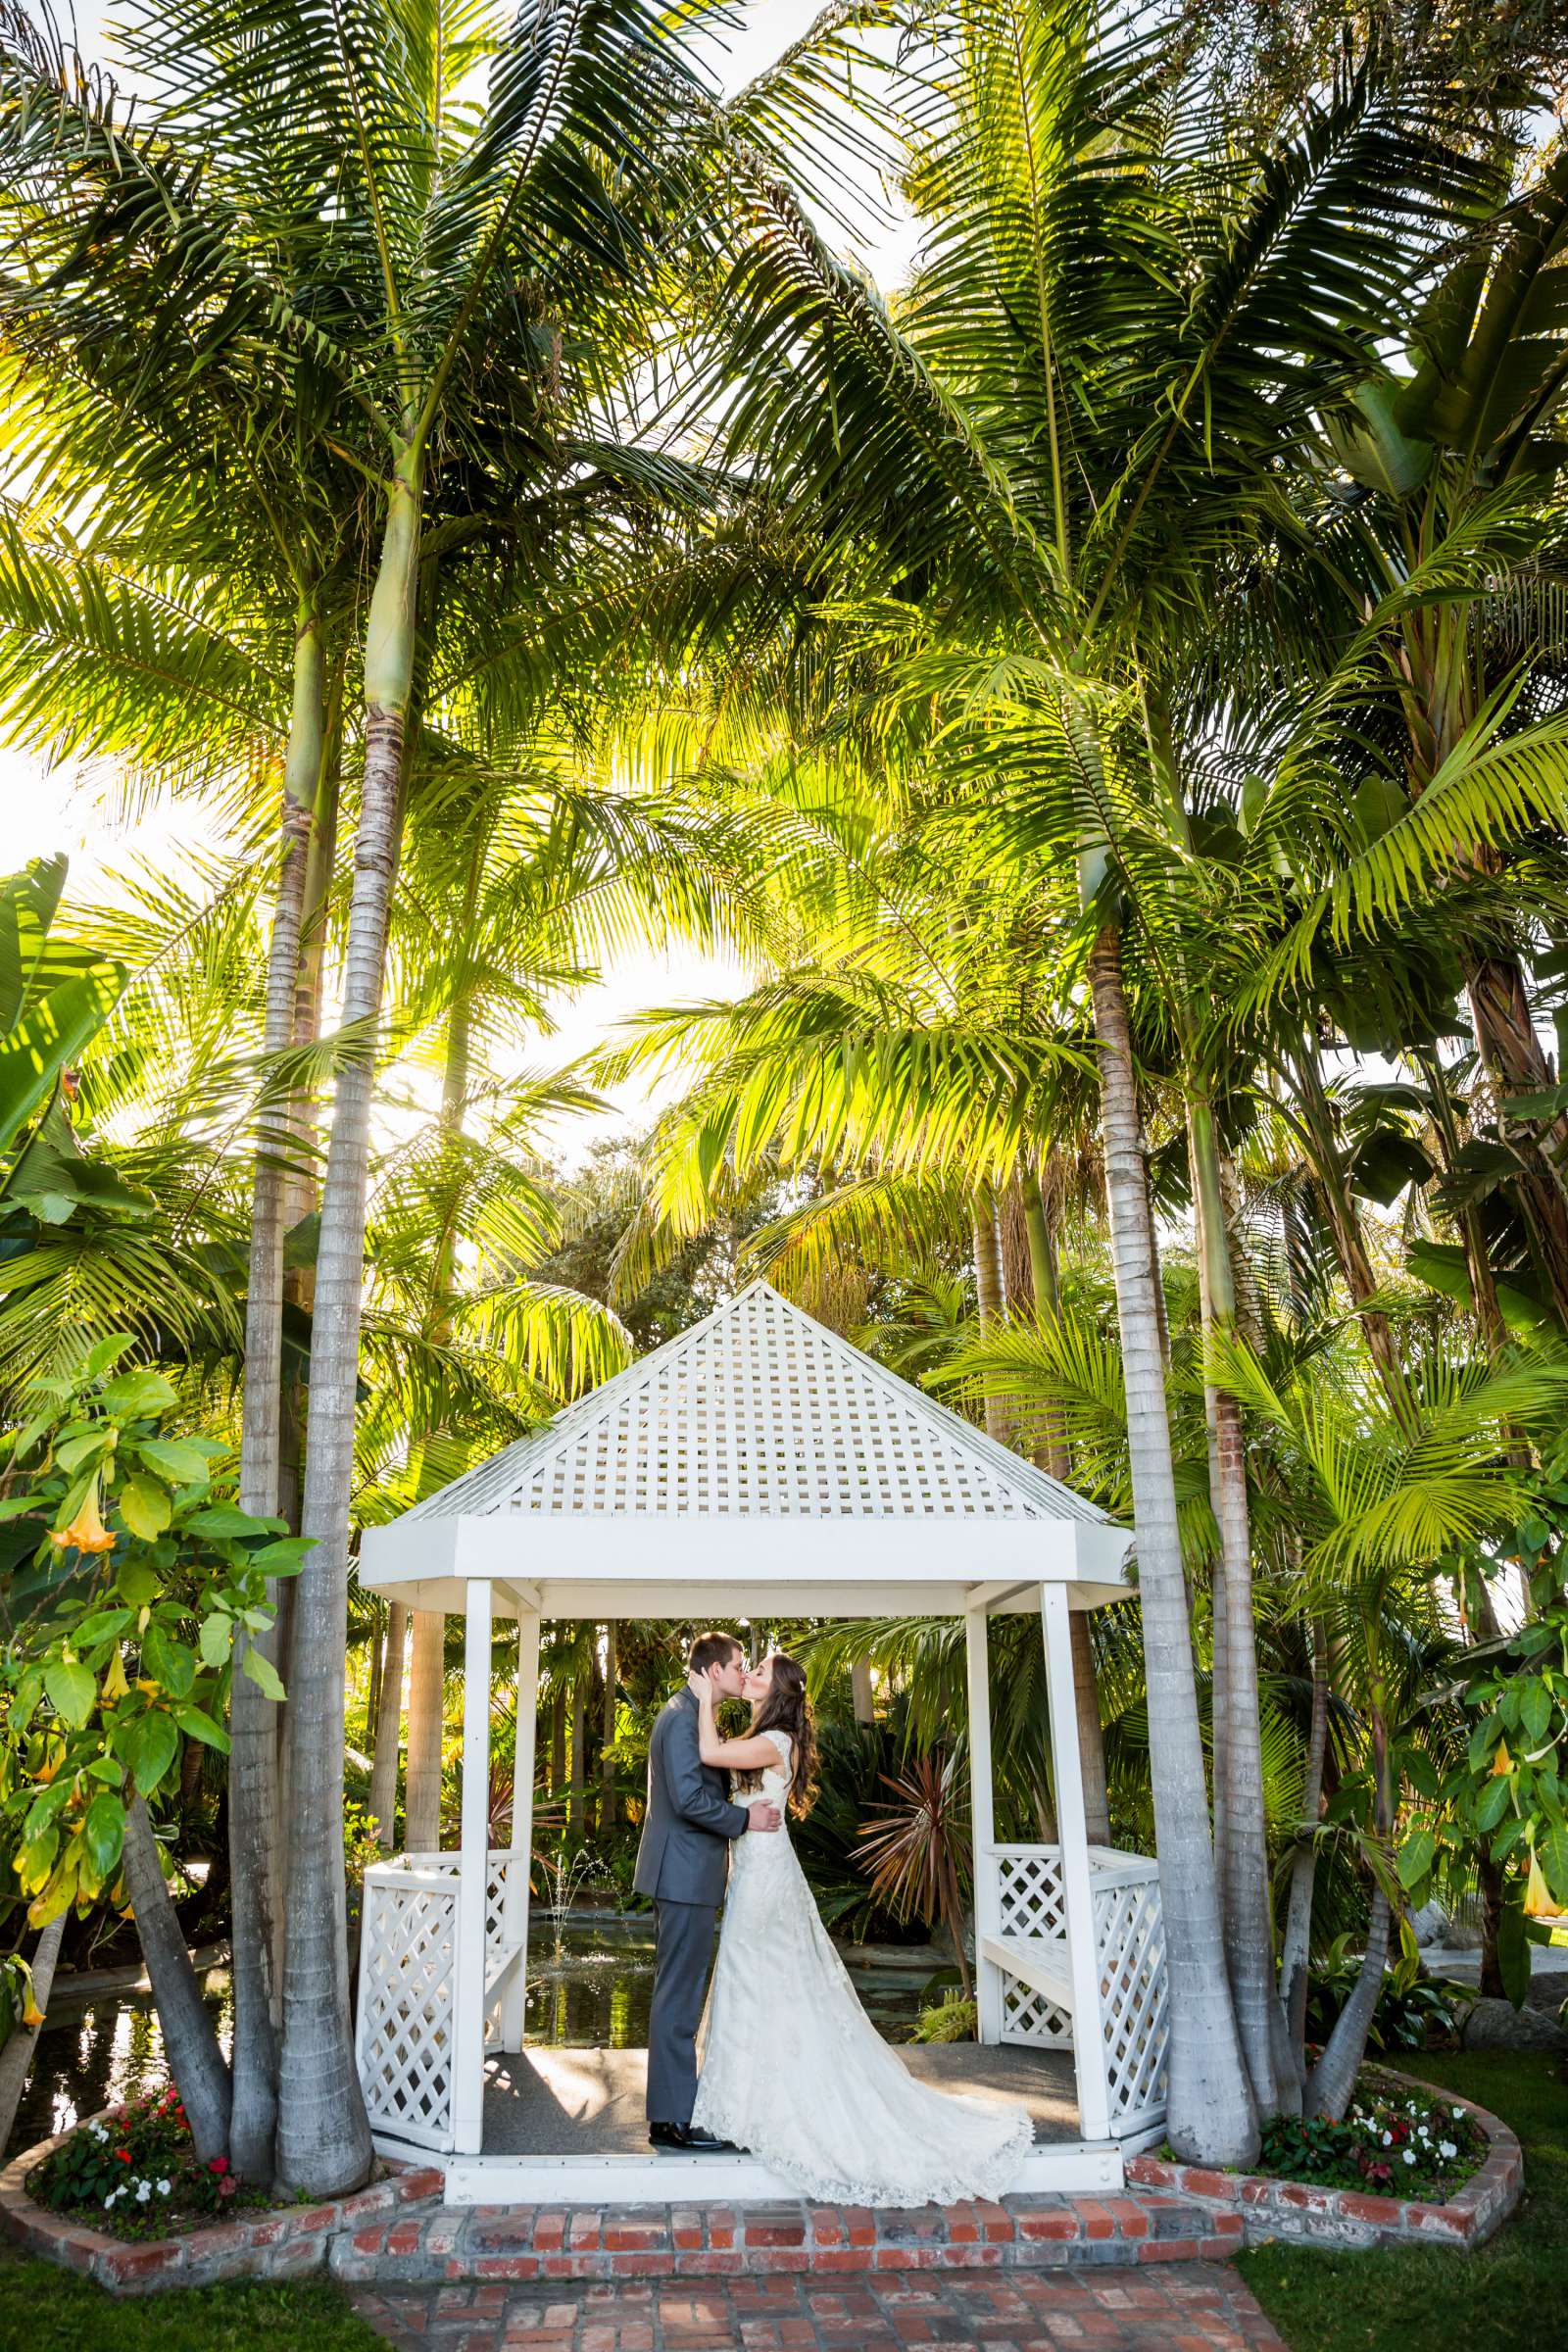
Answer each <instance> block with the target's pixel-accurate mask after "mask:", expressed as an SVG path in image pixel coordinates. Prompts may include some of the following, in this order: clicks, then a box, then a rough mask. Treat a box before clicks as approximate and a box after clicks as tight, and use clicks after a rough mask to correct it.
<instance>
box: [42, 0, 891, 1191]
mask: <svg viewBox="0 0 1568 2352" xmlns="http://www.w3.org/2000/svg"><path fill="white" fill-rule="evenodd" d="M819 5H820V0H743V4H742V6H741V8H740V10H739V12H738V13H739V15H740V17H741V18H742V23H741V24H740V25H739V27H738V29H737V31H736V33H735V36H734V38H733V40H732V43H731V47H730V54H729V58H728V61H727V64H726V66H725V68H724V71H723V80H724V83H725V86H726V88H727V89H730V90H734V89H738V88H740V87H741V86H742V85H743V84H744V83H745V82H747V81H750V80H751V79H752V78H753V77H754V76H755V75H756V74H758V73H760V72H761V71H762V70H763V69H764V68H765V67H766V66H767V65H768V64H769V63H771V62H772V60H773V59H775V58H776V57H778V56H779V55H781V54H782V52H783V51H784V50H786V49H787V48H789V46H790V45H791V44H792V43H793V42H795V41H797V40H799V39H800V37H801V35H802V34H803V33H804V32H805V31H806V29H807V27H808V26H809V25H810V23H811V21H812V19H813V18H814V17H815V16H816V15H817V14H818V10H819ZM106 14H109V15H112V11H107V12H106V10H105V9H103V8H102V7H100V6H95V5H94V4H93V0H83V5H81V6H79V7H78V8H77V10H76V14H75V22H76V26H77V38H78V40H79V42H80V45H81V49H82V52H83V54H84V55H85V56H87V57H88V58H95V57H96V58H102V59H103V61H104V62H105V63H106V64H112V63H113V59H112V53H111V49H110V47H109V44H108V43H107V42H106V40H105V34H104V22H105V17H106ZM844 242H845V244H846V246H847V247H852V248H853V250H854V251H855V253H856V256H857V259H858V261H859V262H860V263H861V265H862V267H864V268H866V269H867V270H870V272H871V273H872V275H873V276H874V277H875V278H876V279H877V281H878V282H879V283H880V284H883V285H895V284H897V283H898V282H900V280H901V279H902V278H903V277H904V276H905V275H906V274H907V269H908V265H909V258H910V253H911V250H912V238H911V235H910V226H909V223H908V221H907V220H905V219H896V220H890V219H889V218H888V217H887V215H886V213H885V212H884V213H883V216H882V218H880V219H878V218H876V217H875V216H874V215H873V214H871V213H870V212H868V213H867V217H866V221H865V224H864V227H863V229H861V230H859V231H858V234H857V235H856V236H855V237H854V238H853V240H852V239H849V238H846V239H844ZM109 796H110V787H109V786H108V784H107V782H106V780H105V779H103V778H96V779H95V778H92V777H89V776H84V775H83V774H82V773H81V772H80V771H78V770H76V769H74V768H72V767H68V766H62V767H57V768H49V767H47V766H46V765H45V764H44V763H43V762H42V761H40V760H35V759H31V758H27V757H24V756H22V755H20V754H17V753H14V752H7V751H5V750H3V749H0V872H3V873H10V872H14V871H15V870H16V868H17V867H19V866H21V865H24V864H25V863H26V861H27V859H28V858H36V857H40V856H43V855H46V854H48V853H51V852H53V851H56V850H62V849H63V850H65V851H66V852H67V853H68V855H69V856H70V858H71V882H70V889H71V893H72V895H73V897H76V898H81V899H86V900H89V901H91V900H97V901H99V902H100V903H101V902H102V901H103V900H105V899H108V898H112V897H113V896H114V884H113V876H114V874H115V872H116V870H117V869H123V868H124V867H125V866H127V865H128V864H130V863H132V862H134V861H137V860H146V861H147V862H148V863H150V864H152V865H154V866H156V867H162V868H164V869H165V870H168V869H169V868H170V867H171V866H172V865H175V864H177V863H178V862H180V861H182V858H184V857H185V856H187V855H188V854H189V853H190V852H191V851H193V850H194V849H196V848H198V847H199V846H200V845H201V844H202V843H203V841H204V840H205V839H207V838H209V836H208V835H207V832H206V829H205V827H204V825H203V822H202V819H201V817H200V815H199V814H198V812H197V811H196V810H195V809H192V808H179V807H175V806H172V805H170V806H164V807H161V808H159V809H154V810H153V811H151V812H150V813H149V814H147V815H145V816H144V817H143V818H142V820H141V821H140V822H139V823H137V824H135V825H133V826H124V825H119V824H116V823H115V822H113V821H112V819H111V817H110V814H109V813H108V811H107V809H105V807H104V805H103V804H104V801H105V799H106V798H108V797H109ZM746 984H747V983H746V974H745V971H744V969H743V968H742V966H741V965H740V964H739V963H738V962H736V961H735V960H734V959H733V958H729V957H712V956H701V955H697V954H694V953H691V952H676V953H673V954H671V955H669V956H663V955H654V954H639V955H627V956H620V957H617V958H615V959H614V960H613V961H612V962H611V963H609V964H608V965H607V967H606V968H605V971H604V973H603V976H602V978H601V980H600V981H599V982H598V983H597V984H596V985H595V986H593V987H590V988H587V989H584V990H582V991H580V992H579V993H578V994H577V995H576V997H575V998H574V999H571V1000H563V1001H562V1003H561V1004H560V1005H559V1006H558V1008H557V1018H558V1022H559V1027H558V1030H557V1034H556V1035H555V1036H554V1037H553V1038H551V1039H548V1040H529V1041H526V1043H525V1045H524V1047H523V1049H522V1051H521V1053H520V1054H519V1057H518V1058H519V1061H520V1062H523V1063H526V1064H527V1065H528V1066H529V1067H531V1068H534V1069H539V1068H543V1067H552V1068H553V1067H557V1066H559V1065H560V1064H562V1063H564V1062H565V1061H568V1060H572V1059H575V1058H576V1057H577V1056H578V1055H580V1054H586V1053H588V1052H589V1051H590V1050H591V1049H592V1048H593V1047H594V1046H596V1045H597V1044H598V1043H599V1042H600V1041H601V1040H602V1039H603V1038H605V1037H606V1036H607V1035H608V1034H609V1033H610V1032H611V1031H612V1030H613V1028H614V1027H615V1025H616V1024H617V1023H618V1022H620V1021H622V1020H623V1019H625V1018H626V1017H627V1016H628V1015H629V1014H631V1013H634V1012H636V1011H638V1010H640V1009H642V1008H643V1007H645V1006H648V1005H671V1004H678V1003H681V1002H684V1001H686V1000H689V999H702V998H707V997H714V996H734V995H738V994H740V993H741V992H742V991H743V990H744V988H745V987H746ZM677 1091H678V1084H677V1082H676V1081H675V1080H673V1079H671V1080H668V1081H665V1082H663V1083H662V1084H661V1085H659V1086H657V1087H653V1088H651V1087H649V1086H648V1085H647V1084H646V1083H645V1082H643V1081H638V1082H636V1083H634V1084H633V1085H631V1086H629V1087H627V1088H624V1089H621V1090H619V1092H618V1093H617V1094H616V1095H615V1096H614V1097H613V1112H612V1113H611V1115H610V1116H608V1117H606V1118H603V1119H599V1120H595V1121H586V1120H574V1121H572V1122H571V1123H570V1125H569V1127H564V1128H563V1129H562V1130H561V1131H560V1134H559V1139H558V1145H557V1148H558V1150H559V1152H560V1153H561V1155H562V1156H563V1157H564V1158H573V1159H574V1158H576V1157H577V1156H579V1155H580V1154H581V1153H582V1152H583V1151H585V1150H586V1148H587V1145H588V1144H589V1143H590V1142H591V1141H592V1140H593V1139H594V1137H595V1136H596V1135H601V1134H608V1133H612V1132H613V1131H614V1130H615V1129H616V1128H618V1127H621V1126H625V1125H630V1126H633V1127H641V1126H643V1125H646V1123H647V1122H648V1120H649V1119H650V1118H651V1117H652V1116H653V1115H654V1114H655V1113H656V1111H657V1110H658V1109H659V1108H660V1107H662V1104H663V1103H665V1102H667V1101H668V1100H670V1099H671V1097H672V1095H673V1094H674V1093H675V1092H677Z"/></svg>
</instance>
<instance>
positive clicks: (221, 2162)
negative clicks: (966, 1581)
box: [207, 2156, 228, 2180]
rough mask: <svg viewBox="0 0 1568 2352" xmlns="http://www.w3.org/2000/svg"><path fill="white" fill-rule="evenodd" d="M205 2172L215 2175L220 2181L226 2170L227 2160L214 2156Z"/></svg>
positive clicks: (224, 2157)
mask: <svg viewBox="0 0 1568 2352" xmlns="http://www.w3.org/2000/svg"><path fill="white" fill-rule="evenodd" d="M207 2170H208V2171H209V2172H210V2173H216V2174H217V2175H218V2177H219V2179H220V2180H221V2179H222V2177H223V2175H224V2174H225V2173H226V2172H227V2170H228V2158H227V2157H226V2156H215V2157H214V2158H213V2160H212V2162H211V2164H210V2165H209V2166H208V2167H207Z"/></svg>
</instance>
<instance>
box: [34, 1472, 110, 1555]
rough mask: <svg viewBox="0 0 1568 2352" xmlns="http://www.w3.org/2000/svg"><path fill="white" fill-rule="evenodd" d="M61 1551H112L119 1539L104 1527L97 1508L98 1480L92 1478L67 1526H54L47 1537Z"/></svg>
mask: <svg viewBox="0 0 1568 2352" xmlns="http://www.w3.org/2000/svg"><path fill="white" fill-rule="evenodd" d="M49 1541H50V1543H51V1544H58V1545H59V1547H60V1549H61V1550H62V1551H69V1550H71V1549H73V1548H74V1549H75V1550H77V1551H113V1549H114V1547H115V1545H116V1544H118V1543H119V1541H120V1539H119V1537H118V1536H117V1535H115V1534H114V1533H113V1532H112V1530H110V1529H109V1528H107V1527H105V1525H104V1523H103V1518H102V1515H101V1513H100V1511H99V1509H98V1481H97V1480H96V1479H94V1480H93V1482H92V1485H91V1486H90V1487H89V1488H88V1489H87V1492H86V1494H85V1495H83V1496H82V1498H81V1508H80V1509H79V1510H78V1511H77V1513H76V1516H75V1517H74V1519H73V1521H72V1522H71V1525H70V1526H69V1527H57V1528H55V1529H54V1530H53V1531H52V1533H51V1535H50V1538H49Z"/></svg>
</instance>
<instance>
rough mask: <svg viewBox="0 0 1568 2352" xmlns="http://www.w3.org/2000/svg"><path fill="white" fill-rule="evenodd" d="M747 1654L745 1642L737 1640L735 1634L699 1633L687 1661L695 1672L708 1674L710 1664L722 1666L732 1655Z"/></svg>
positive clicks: (742, 1655)
mask: <svg viewBox="0 0 1568 2352" xmlns="http://www.w3.org/2000/svg"><path fill="white" fill-rule="evenodd" d="M745 1655H746V1645H745V1643H744V1642H737V1641H736V1639H735V1637H734V1635H733V1634H699V1635H698V1637H697V1639H696V1641H695V1642H693V1643H692V1646H691V1655H690V1657H689V1658H688V1659H687V1661H686V1663H687V1665H688V1666H689V1667H690V1668H691V1671H692V1673H693V1674H706V1673H707V1672H708V1669H709V1668H710V1666H722V1665H724V1664H726V1663H727V1661H728V1660H729V1659H730V1658H731V1657H737V1658H741V1657H744V1656H745Z"/></svg>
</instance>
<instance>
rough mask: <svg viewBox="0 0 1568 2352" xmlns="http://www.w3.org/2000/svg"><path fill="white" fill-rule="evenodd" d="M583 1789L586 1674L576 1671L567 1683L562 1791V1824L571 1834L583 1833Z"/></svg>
mask: <svg viewBox="0 0 1568 2352" xmlns="http://www.w3.org/2000/svg"><path fill="white" fill-rule="evenodd" d="M587 1792H588V1678H587V1676H586V1675H582V1674H579V1675H578V1676H577V1677H576V1679H575V1680H574V1682H573V1683H572V1686H571V1778H570V1781H569V1783H568V1787H567V1794H566V1827H567V1829H568V1830H569V1831H570V1832H571V1834H572V1836H573V1837H574V1838H580V1837H581V1836H582V1834H583V1828H584V1821H583V1808H584V1804H585V1800H586V1797H587Z"/></svg>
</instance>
